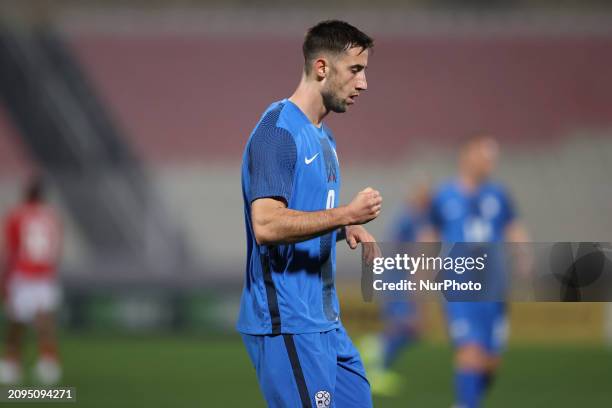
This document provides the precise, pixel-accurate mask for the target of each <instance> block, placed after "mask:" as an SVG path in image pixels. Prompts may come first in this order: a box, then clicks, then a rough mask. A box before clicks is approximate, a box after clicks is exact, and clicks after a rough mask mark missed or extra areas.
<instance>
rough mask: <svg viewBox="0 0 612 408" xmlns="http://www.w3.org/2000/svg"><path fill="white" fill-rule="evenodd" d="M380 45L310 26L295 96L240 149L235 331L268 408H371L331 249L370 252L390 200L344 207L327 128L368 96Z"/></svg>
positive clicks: (336, 27) (365, 197)
mask: <svg viewBox="0 0 612 408" xmlns="http://www.w3.org/2000/svg"><path fill="white" fill-rule="evenodd" d="M372 46H373V41H372V39H371V38H370V37H368V36H367V35H366V34H364V33H363V32H361V31H360V30H358V29H357V28H355V27H353V26H351V25H350V24H348V23H345V22H342V21H335V20H334V21H324V22H321V23H319V24H317V25H316V26H314V27H312V28H311V29H310V30H309V31H308V33H307V34H306V37H305V39H304V43H303V53H304V70H303V74H302V79H301V81H300V83H299V85H298V87H297V89H296V91H295V92H294V93H293V95H291V97H289V98H288V99H283V100H281V101H278V102H275V103H273V104H272V105H270V107H268V109H267V110H266V111H265V112H264V114H263V116H262V117H261V119H260V121H259V123H258V124H257V126H256V127H255V129H254V130H253V132H252V133H251V135H250V137H249V140H248V142H247V144H246V147H245V150H244V156H243V164H242V194H243V199H244V216H245V224H246V242H247V260H246V262H247V264H246V276H245V285H244V290H243V293H242V300H241V305H240V315H239V318H238V324H237V328H238V331H239V332H241V333H242V337H243V340H244V343H245V345H246V348H247V351H248V354H249V356H250V358H251V361H252V362H253V365H254V366H255V369H256V372H257V378H258V380H259V385H260V388H261V390H262V392H263V394H264V398H265V400H266V402H267V403H268V406H270V407H291V408H293V407H303V408H306V407H317V408H318V407H329V406H331V407H371V406H372V399H371V394H370V386H369V383H368V380H367V379H366V375H365V370H364V368H363V364H362V362H361V358H360V356H359V353H358V352H357V350H356V349H355V347H354V346H353V344H352V342H351V340H350V338H349V337H348V335H347V333H346V331H345V329H344V327H343V326H342V323H341V320H340V313H339V305H338V298H337V296H336V289H335V284H334V280H335V269H336V264H335V256H336V249H335V243H336V240H337V239H342V238H344V237H345V239H346V241H347V243H348V245H349V246H350V247H351V248H352V249H355V248H356V247H357V245H358V243H364V242H374V238H373V237H372V235H370V234H369V233H368V232H367V231H366V230H365V228H364V227H362V226H361V224H365V223H367V222H369V221H371V220H373V219H374V218H376V217H377V216H378V215H379V214H380V211H381V205H382V197H381V195H380V193H379V192H378V191H376V190H374V189H372V188H366V189H364V190H362V191H361V192H359V193H358V194H357V195H356V196H355V197H354V199H353V200H352V201H351V202H350V203H349V204H347V205H343V206H339V205H338V196H339V192H340V181H341V179H340V171H339V165H338V157H337V155H336V142H335V139H334V137H333V135H332V133H331V131H330V129H329V128H328V127H327V126H326V125H325V124H323V119H324V118H325V117H326V116H327V114H328V113H329V112H345V111H347V110H348V108H349V107H350V106H351V105H352V104H353V103H354V102H355V99H356V98H357V96H358V95H359V94H360V93H361V92H363V91H365V90H366V89H367V82H366V76H365V69H366V67H367V65H368V53H369V50H370V49H371V48H372ZM365 249H368V250H369V256H374V255H375V254H376V253H377V252H378V251H377V249H376V246H375V245H368V246H365Z"/></svg>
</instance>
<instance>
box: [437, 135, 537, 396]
mask: <svg viewBox="0 0 612 408" xmlns="http://www.w3.org/2000/svg"><path fill="white" fill-rule="evenodd" d="M497 157H498V145H497V143H496V142H495V140H493V139H492V138H490V137H487V136H486V135H483V136H477V137H474V138H472V139H470V140H469V141H467V143H465V144H464V145H463V146H462V148H461V151H460V157H459V173H458V177H457V178H456V179H455V180H452V181H450V182H447V183H445V184H443V185H442V186H440V187H439V188H438V189H437V191H436V192H435V193H434V196H433V198H432V204H431V215H430V218H431V223H432V226H433V228H434V229H435V231H436V233H437V239H439V240H440V241H442V242H493V243H494V242H503V241H511V242H527V240H528V236H527V233H526V231H525V229H524V228H523V227H522V226H521V224H520V223H519V222H518V221H517V217H516V212H515V208H514V204H513V203H512V200H511V198H510V195H509V193H508V192H507V190H506V189H505V188H504V187H503V185H502V184H501V183H498V182H495V181H493V180H491V174H492V172H493V170H494V169H495V166H496V162H497ZM446 314H447V322H448V325H449V333H450V336H451V338H452V341H453V344H454V346H455V387H456V390H455V392H456V404H457V407H461V408H475V407H479V406H480V404H481V402H482V398H483V396H484V393H485V391H486V390H487V389H488V387H489V386H490V385H491V382H492V379H493V375H494V374H495V371H496V369H497V367H498V366H499V363H500V353H501V351H502V349H503V347H504V346H505V340H506V336H507V320H506V307H505V303H503V302H448V303H447V304H446Z"/></svg>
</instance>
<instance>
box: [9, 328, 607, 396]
mask: <svg viewBox="0 0 612 408" xmlns="http://www.w3.org/2000/svg"><path fill="white" fill-rule="evenodd" d="M61 349H62V356H63V358H64V364H65V376H64V380H63V384H65V385H66V386H73V387H76V389H77V402H76V403H73V404H60V403H52V404H51V405H50V406H67V407H88V408H97V407H100V408H102V407H104V408H107V407H146V408H153V407H249V408H256V407H264V406H265V404H264V402H263V399H262V397H261V395H260V393H259V390H258V387H257V383H256V378H255V371H254V369H253V368H252V367H251V365H250V362H249V360H248V357H247V355H246V352H245V350H244V349H243V347H242V343H241V340H240V338H239V337H238V336H237V335H236V336H228V337H221V338H219V337H216V338H208V337H197V336H170V335H168V336H153V335H150V336H145V335H140V336H130V337H127V336H111V335H92V334H87V335H76V334H70V335H65V336H63V341H62V344H61ZM32 352H33V350H32V346H31V345H30V347H29V349H28V356H29V358H28V360H30V361H31V360H32V358H33V356H32ZM450 361H451V351H450V349H449V348H448V347H447V346H444V345H429V344H421V345H417V346H416V347H414V348H413V349H411V350H410V351H408V352H407V353H404V355H403V356H402V357H401V359H400V360H399V361H398V364H397V367H396V369H397V371H398V372H400V373H401V374H403V375H404V376H405V379H406V387H405V389H404V390H403V392H402V394H401V395H400V396H398V397H397V398H376V399H375V401H374V402H375V404H374V405H375V406H376V407H426V408H427V407H433V408H436V407H441V408H449V407H450V406H451V403H452V384H451V382H452V375H451V363H450ZM7 406H8V405H7ZM17 406H19V407H24V408H25V407H28V406H32V407H40V406H41V405H40V403H36V404H31V403H27V404H26V403H20V404H18V405H17ZM485 406H486V407H495V408H497V407H499V408H501V407H508V408H510V407H512V408H516V407H519V406H520V407H521V408H528V407H534V408H536V407H550V408H553V407H554V408H561V407H576V406H582V407H608V406H612V349H611V348H605V347H603V346H587V345H582V346H580V345H574V346H531V347H527V346H514V347H511V348H510V349H509V351H508V353H507V354H506V358H505V362H504V365H503V367H502V370H501V372H500V376H499V378H498V380H497V382H496V384H495V386H494V388H493V390H492V392H491V394H490V395H489V397H488V398H487V401H486V405H485ZM0 408H1V407H0Z"/></svg>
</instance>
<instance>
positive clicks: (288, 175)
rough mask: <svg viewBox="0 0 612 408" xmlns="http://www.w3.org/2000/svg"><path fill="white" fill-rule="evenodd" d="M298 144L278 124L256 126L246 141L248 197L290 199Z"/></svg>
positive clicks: (252, 198) (255, 198) (251, 199)
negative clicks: (255, 129)
mask: <svg viewBox="0 0 612 408" xmlns="http://www.w3.org/2000/svg"><path fill="white" fill-rule="evenodd" d="M296 159H297V147H296V145H295V141H294V140H293V136H292V135H291V133H289V132H288V131H287V130H285V129H283V128H279V127H263V128H260V129H258V130H257V131H256V132H255V133H254V134H253V136H252V137H251V141H250V144H249V179H250V188H249V199H250V201H251V202H253V201H254V200H257V199H258V198H264V197H275V198H282V199H283V200H284V201H285V203H286V204H289V200H290V199H291V190H292V189H293V177H294V174H295V163H296Z"/></svg>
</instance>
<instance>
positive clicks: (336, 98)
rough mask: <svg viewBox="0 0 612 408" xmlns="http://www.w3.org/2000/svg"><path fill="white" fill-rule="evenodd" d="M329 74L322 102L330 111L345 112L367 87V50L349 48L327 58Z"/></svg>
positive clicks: (324, 86) (322, 92)
mask: <svg viewBox="0 0 612 408" xmlns="http://www.w3.org/2000/svg"><path fill="white" fill-rule="evenodd" d="M328 61H329V74H328V76H327V77H326V78H325V83H324V85H323V90H322V91H321V94H322V96H323V104H324V105H325V108H326V109H327V110H329V111H332V112H338V113H340V112H346V110H347V109H348V107H349V106H350V105H352V104H354V103H355V99H356V98H357V97H358V96H359V93H360V92H361V91H364V90H366V89H367V88H368V83H367V81H366V75H365V69H366V67H367V66H368V50H364V49H363V48H361V47H353V48H349V49H348V50H346V51H345V52H343V53H341V54H340V55H338V56H335V57H332V58H330V59H329V60H328Z"/></svg>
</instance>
